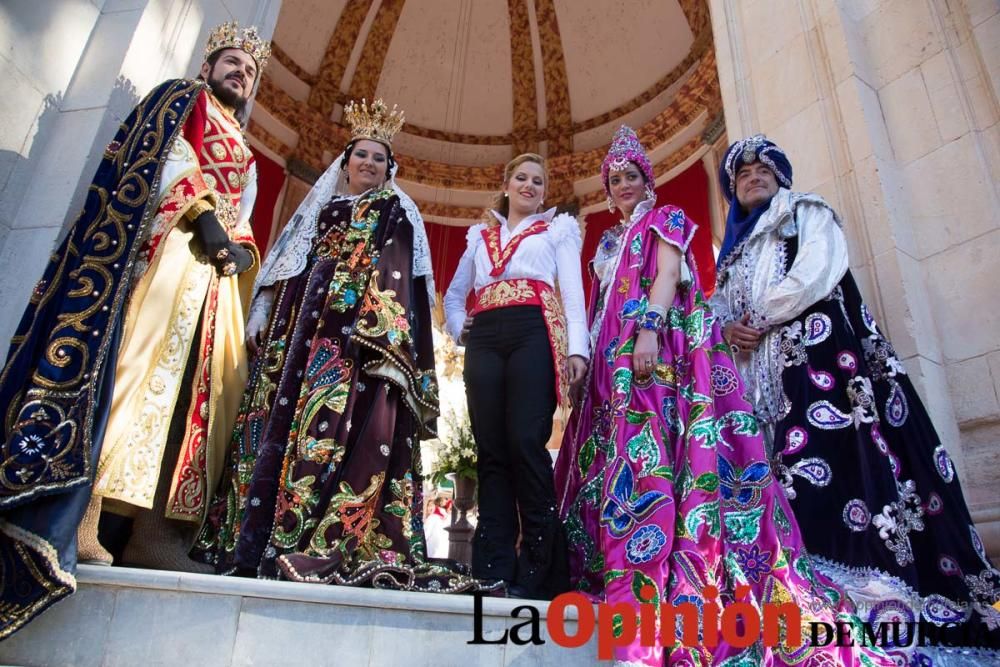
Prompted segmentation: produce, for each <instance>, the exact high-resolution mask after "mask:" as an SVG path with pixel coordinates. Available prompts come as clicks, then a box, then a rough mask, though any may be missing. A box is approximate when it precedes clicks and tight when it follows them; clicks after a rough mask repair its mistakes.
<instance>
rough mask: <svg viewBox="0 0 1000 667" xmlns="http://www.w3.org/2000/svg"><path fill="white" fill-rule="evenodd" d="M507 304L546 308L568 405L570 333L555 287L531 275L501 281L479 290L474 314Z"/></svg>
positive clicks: (559, 389) (560, 392)
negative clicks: (567, 362) (532, 278)
mask: <svg viewBox="0 0 1000 667" xmlns="http://www.w3.org/2000/svg"><path fill="white" fill-rule="evenodd" d="M532 226H534V225H532ZM535 233H537V232H535ZM484 234H485V232H484ZM507 306H538V307H539V308H541V309H542V318H543V319H544V320H545V328H546V329H547V330H548V332H549V345H550V346H551V347H552V361H553V363H554V365H555V372H556V401H557V402H558V404H559V405H564V401H568V400H569V369H568V367H567V364H566V360H567V357H568V352H569V334H568V332H567V329H566V318H565V316H564V315H563V309H562V303H560V301H559V299H558V297H556V293H555V290H553V289H552V288H551V287H549V285H548V283H546V282H544V281H541V280H531V279H528V278H516V279H514V280H498V281H497V282H495V283H490V284H489V285H487V286H486V287H484V288H482V289H480V290H476V302H475V304H474V305H473V308H472V313H471V314H472V315H473V316H475V315H477V314H478V313H482V312H484V311H487V310H494V309H495V308H505V307H507Z"/></svg>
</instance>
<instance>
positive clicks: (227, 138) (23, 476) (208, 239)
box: [0, 22, 270, 639]
mask: <svg viewBox="0 0 1000 667" xmlns="http://www.w3.org/2000/svg"><path fill="white" fill-rule="evenodd" d="M269 56H270V45H269V43H267V42H264V41H262V40H261V39H260V38H259V37H258V35H257V31H256V29H255V28H252V27H251V28H247V29H246V30H243V31H240V30H239V26H238V25H237V24H236V23H235V22H232V23H227V24H223V25H221V26H219V27H217V28H216V29H215V30H213V31H212V33H211V35H210V37H209V41H208V45H207V48H206V49H205V61H204V63H203V64H202V66H201V71H200V74H199V76H198V78H197V79H176V80H171V81H166V82H164V83H163V84H161V85H159V86H157V87H156V88H155V89H154V90H153V91H152V92H150V93H149V95H148V96H146V98H145V99H143V100H142V101H141V102H140V103H139V105H138V106H136V107H135V109H134V110H133V111H132V113H131V114H130V115H129V116H128V118H127V119H126V120H125V122H124V123H122V125H121V127H120V129H119V130H118V133H117V134H116V135H115V138H114V140H113V141H112V142H111V143H110V144H109V145H108V147H107V148H106V150H105V151H104V155H103V159H102V161H101V163H100V166H99V167H98V170H97V173H96V175H95V176H94V179H93V181H92V183H91V185H90V187H89V189H88V192H87V199H86V202H85V204H84V207H83V211H82V212H81V213H80V215H79V217H78V218H77V220H76V222H75V223H74V224H73V225H72V226H71V227H70V229H69V230H68V232H67V234H66V237H65V239H64V240H63V241H62V243H61V245H60V246H59V247H58V248H57V249H56V250H55V251H54V253H53V254H52V257H51V259H50V261H49V263H48V265H47V267H46V269H45V272H44V274H43V276H42V279H41V280H40V281H39V283H38V284H37V286H36V287H35V290H34V292H33V294H32V296H31V298H30V300H29V303H28V305H27V308H26V309H25V311H24V315H23V317H22V319H21V323H20V325H19V326H18V329H17V332H16V334H15V336H14V337H13V339H12V341H11V347H10V351H9V353H8V357H7V361H6V364H5V366H4V368H3V371H2V375H0V411H2V414H3V419H4V421H3V438H2V440H0V609H2V610H3V613H0V639H2V638H4V637H6V636H8V635H10V634H11V633H13V632H15V631H16V630H17V629H18V628H20V627H22V626H23V625H24V624H25V623H27V622H28V621H29V620H31V619H32V618H33V617H34V616H35V615H37V614H38V613H40V612H41V611H43V610H44V609H46V608H47V607H48V606H49V605H51V604H52V603H54V602H56V601H57V600H59V599H61V598H63V597H65V596H67V595H69V594H70V593H72V592H73V591H74V590H75V588H76V579H75V576H74V575H75V571H76V565H77V561H78V560H79V561H81V562H83V561H92V562H97V563H102V564H107V565H110V564H111V561H112V556H111V554H110V552H108V551H107V550H106V549H105V548H104V547H103V546H102V545H101V543H100V541H99V540H98V535H97V532H98V519H99V518H100V516H101V511H102V510H107V511H112V512H115V513H121V514H125V515H127V516H131V517H133V518H134V522H133V530H132V533H131V537H130V538H129V539H128V543H127V546H126V547H125V549H124V560H125V562H127V563H129V564H133V565H140V566H146V567H156V568H162V569H190V567H188V566H193V567H197V566H198V565H199V564H197V563H194V562H193V561H191V560H190V559H188V558H187V551H188V549H189V548H190V545H191V543H192V541H193V538H194V536H195V533H196V532H197V529H198V527H199V526H200V524H201V522H202V520H203V518H204V516H205V511H206V509H207V506H208V503H207V501H208V499H209V498H210V496H209V494H210V493H211V491H212V490H213V489H214V488H215V485H216V484H217V482H218V479H219V477H220V473H221V470H222V463H223V460H224V458H225V451H224V449H225V446H226V445H227V444H228V442H229V434H230V432H231V430H232V425H233V421H234V419H235V417H236V413H237V412H238V409H239V394H238V392H237V393H236V395H235V396H234V392H233V391H232V390H231V388H232V387H234V386H236V387H239V386H242V385H243V383H244V382H245V379H246V375H247V368H246V367H247V362H246V353H245V348H244V322H245V315H246V312H247V306H248V300H249V296H250V290H251V288H252V285H253V279H254V275H255V274H256V269H257V267H258V266H259V255H258V252H257V249H256V247H255V245H254V240H253V235H252V232H251V228H250V214H251V211H252V209H253V203H254V198H255V194H256V169H255V166H254V160H253V155H252V154H251V152H250V149H249V146H248V145H247V143H246V140H245V139H244V137H243V134H242V130H241V127H240V122H239V120H238V116H239V115H240V114H241V113H242V111H243V109H244V107H245V106H246V103H247V101H248V100H249V98H250V97H251V95H252V94H253V91H254V87H255V84H256V82H257V80H258V76H259V74H260V70H261V69H262V68H263V67H264V65H265V63H266V61H267V59H268V57H269ZM224 387H227V388H229V389H230V391H227V392H225V393H224V392H223V388H224Z"/></svg>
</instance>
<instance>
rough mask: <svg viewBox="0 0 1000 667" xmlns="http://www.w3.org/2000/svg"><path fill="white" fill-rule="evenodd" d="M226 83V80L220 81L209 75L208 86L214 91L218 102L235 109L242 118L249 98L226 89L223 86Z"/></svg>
mask: <svg viewBox="0 0 1000 667" xmlns="http://www.w3.org/2000/svg"><path fill="white" fill-rule="evenodd" d="M225 81H226V80H225V79H224V78H222V79H220V78H216V77H214V76H212V75H209V77H208V86H209V88H211V89H212V94H213V95H215V98H216V99H217V100H219V101H220V102H222V103H223V104H225V105H226V106H227V107H230V108H231V109H233V111H235V112H236V115H237V116H240V115H241V114H242V113H243V110H244V109H245V108H246V106H247V98H246V97H243V95H241V94H240V93H238V92H236V91H235V90H233V89H231V88H226V87H225V86H224V85H223V84H224V83H225Z"/></svg>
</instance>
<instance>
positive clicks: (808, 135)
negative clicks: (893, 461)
mask: <svg viewBox="0 0 1000 667" xmlns="http://www.w3.org/2000/svg"><path fill="white" fill-rule="evenodd" d="M710 7H711V12H712V24H713V30H714V36H715V44H716V49H717V53H718V56H719V57H718V63H719V65H718V66H719V78H720V82H721V84H722V96H723V101H724V105H725V114H726V126H727V132H728V134H729V137H730V138H735V137H737V136H746V135H747V134H750V133H753V132H764V133H766V134H767V135H768V136H770V137H771V138H773V139H774V140H775V141H777V142H778V143H779V144H780V145H781V146H782V147H783V148H785V149H786V150H787V151H788V153H789V156H790V158H791V161H792V164H793V166H794V168H795V189H797V190H811V191H814V192H818V193H820V194H821V195H823V196H824V197H825V198H826V199H827V200H828V201H830V202H831V204H833V206H834V207H835V208H836V209H837V211H838V212H840V214H841V215H842V216H843V218H844V221H845V227H846V231H847V235H848V239H849V243H850V253H851V268H852V271H853V272H854V274H855V276H856V277H857V279H858V282H859V283H860V286H861V289H862V292H863V293H864V295H865V298H866V299H867V300H868V301H869V303H870V305H871V306H873V308H874V310H875V313H876V316H877V318H878V319H879V321H880V324H881V325H882V326H883V327H884V329H885V330H886V331H887V332H888V335H889V337H890V338H891V340H892V342H893V344H894V345H895V346H896V350H897V352H898V353H899V355H900V357H901V358H903V360H904V362H905V364H906V367H907V369H908V371H909V373H910V376H911V378H912V379H913V380H914V382H915V384H916V385H917V388H918V390H919V392H920V394H921V396H922V397H923V399H924V400H925V402H926V405H927V408H928V411H929V412H930V414H931V417H932V418H933V420H934V423H935V425H936V427H937V429H938V432H939V433H940V435H941V438H942V440H943V442H944V443H945V445H946V446H947V447H948V449H949V451H950V452H951V455H952V457H953V458H954V460H955V463H956V465H957V467H958V469H959V472H960V475H961V476H962V479H963V487H964V489H965V494H966V499H967V500H968V502H969V505H970V509H972V511H973V517H974V519H976V521H977V523H978V526H979V528H980V532H981V534H982V536H983V538H984V540H985V541H986V543H987V548H988V549H989V550H990V552H991V553H992V554H994V555H996V554H998V553H1000V500H998V496H997V494H996V491H995V489H996V487H997V484H998V483H1000V465H998V463H1000V447H997V445H998V444H1000V402H998V399H997V396H998V392H1000V337H998V336H997V335H996V332H997V331H1000V291H998V290H997V289H996V288H995V282H996V278H995V277H994V276H993V275H991V274H992V273H993V271H990V270H989V268H990V267H996V266H997V260H996V258H997V257H998V256H1000V190H998V183H1000V126H998V119H1000V105H998V102H997V94H998V90H1000V57H998V52H997V46H996V45H997V44H1000V5H998V4H997V3H996V2H995V1H992V0H964V1H959V2H948V1H947V0H885V1H883V2H863V1H861V0H837V1H836V2H829V1H828V0H710Z"/></svg>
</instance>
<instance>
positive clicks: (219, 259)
mask: <svg viewBox="0 0 1000 667" xmlns="http://www.w3.org/2000/svg"><path fill="white" fill-rule="evenodd" d="M194 233H195V235H196V236H197V237H198V240H199V241H201V247H202V249H203V250H204V251H205V255H207V256H208V261H209V263H210V264H212V266H214V267H215V268H216V269H218V271H219V273H222V268H223V266H225V264H226V262H228V261H231V260H230V258H229V253H230V249H229V245H230V241H229V234H227V233H226V228H225V227H223V226H222V223H221V222H219V219H218V218H217V217H215V213H214V212H213V211H205V212H204V213H202V214H201V215H199V216H198V217H197V218H195V220H194Z"/></svg>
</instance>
